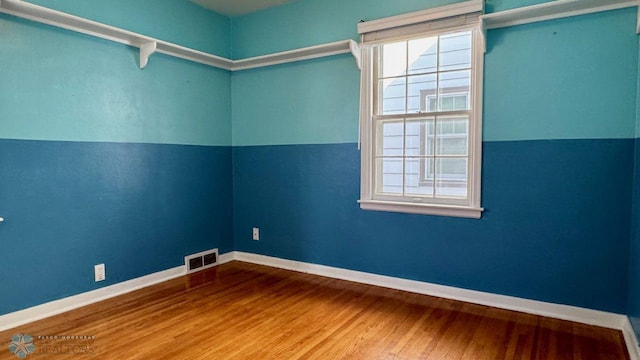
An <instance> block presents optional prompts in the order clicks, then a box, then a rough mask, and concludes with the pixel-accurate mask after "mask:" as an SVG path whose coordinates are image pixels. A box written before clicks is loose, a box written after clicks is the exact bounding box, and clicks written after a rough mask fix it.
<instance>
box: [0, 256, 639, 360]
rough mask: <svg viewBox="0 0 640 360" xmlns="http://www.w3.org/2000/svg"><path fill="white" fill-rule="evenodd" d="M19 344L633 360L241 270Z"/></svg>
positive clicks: (276, 355) (119, 304)
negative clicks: (68, 337) (77, 337)
mask: <svg viewBox="0 0 640 360" xmlns="http://www.w3.org/2000/svg"><path fill="white" fill-rule="evenodd" d="M19 333H27V334H29V335H31V336H32V337H33V338H35V339H34V344H35V346H36V349H35V352H34V353H32V354H29V355H28V356H27V359H119V360H127V359H259V360H263V359H367V360H369V359H384V360H391V359H397V360H400V359H407V360H408V359H411V360H413V359H434V360H435V359H438V360H441V359H442V360H444V359H451V360H464V359H469V360H483V359H496V360H497V359H531V360H547V359H575V360H579V359H584V360H587V359H605V360H606V359H611V360H614V359H615V360H620V359H629V357H628V354H627V351H626V348H625V346H624V340H623V337H622V333H621V332H620V331H616V330H610V329H605V328H599V327H594V326H587V325H582V324H577V323H572V322H568V321H562V320H555V319H550V318H545V317H540V316H534V315H528V314H523V313H518V312H513V311H507V310H500V309H495V308H491V307H486V306H480V305H473V304H468V303H463V302H458V301H451V300H445V299H440V298H436V297H430V296H423V295H417V294H412V293H407V292H403V291H396V290H390V289H384V288H379V287H374V286H369V285H362V284H355V283H351V282H347V281H341V280H335V279H329V278H324V277H319V276H315V275H308V274H302V273H297V272H291V271H286V270H280V269H274V268H269V267H264V266H258V265H252V264H247V263H242V262H237V261H234V262H231V263H227V264H224V265H220V266H218V267H217V268H213V269H210V270H206V271H204V272H200V273H196V274H192V275H189V276H185V277H181V278H178V279H174V280H171V281H168V282H165V283H162V284H158V285H154V286H151V287H148V288H145V289H142V290H139V291H136V292H132V293H129V294H125V295H122V296H119V297H117V298H113V299H109V300H106V301H103V302H100V303H97V304H93V305H89V306H86V307H83V308H80V309H77V310H74V311H71V312H68V313H65V314H62V315H59V316H55V317H52V318H49V319H45V320H42V321H38V322H35V323H32V324H29V325H25V326H21V327H19V328H16V329H12V330H9V331H5V332H0V344H2V343H4V344H6V345H5V346H2V347H0V360H4V359H16V358H17V357H16V356H15V355H13V354H11V353H10V352H9V350H8V345H9V342H10V340H11V337H12V336H13V335H15V334H19ZM47 336H50V337H53V338H47ZM55 336H58V338H55ZM61 336H90V337H93V338H88V339H87V338H79V339H66V338H65V339H63V338H61Z"/></svg>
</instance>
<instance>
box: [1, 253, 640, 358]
mask: <svg viewBox="0 0 640 360" xmlns="http://www.w3.org/2000/svg"><path fill="white" fill-rule="evenodd" d="M233 260H238V261H244V262H248V263H253V264H259V265H266V266H271V267H276V268H280V269H286V270H293V271H299V272H304V273H309V274H314V275H319V276H326V277H330V278H335V279H341V280H347V281H353V282H357V283H362V284H368V285H375V286H381V287H386V288H391V289H396V290H404V291H409V292H413V293H417V294H424V295H431V296H437V297H441V298H446V299H452V300H459V301H465V302H469V303H474V304H480V305H486V306H492V307H496V308H501V309H507V310H514V311H520V312H525V313H529V314H534V315H541V316H548V317H552V318H556V319H562V320H569V321H575V322H579V323H584V324H589V325H596V326H602V327H606V328H610V329H616V330H621V331H622V333H623V335H624V338H625V342H626V344H627V349H628V351H629V355H630V356H631V360H640V347H638V342H637V341H636V338H635V334H634V332H633V329H632V327H631V323H630V322H629V319H628V318H627V316H625V315H620V314H614V313H609V312H604V311H599V310H591V309H585V308H580V307H576V306H569V305H561V304H553V303H548V302H543V301H537V300H529V299H522V298H517V297H513V296H506V295H497V294H492V293H486V292H481V291H475V290H466V289H460V288H455V287H451V286H444V285H437V284H431V283H427V282H421V281H415V280H407V279H402V278H395V277H390V276H384V275H376V274H371V273H365V272H361V271H354V270H347V269H342V268H336V267H331V266H325V265H317V264H310V263H305V262H300V261H293V260H286V259H280V258H275V257H270V256H264V255H257V254H251V253H245V252H238V251H233V252H228V253H226V254H222V255H220V256H219V257H218V263H219V264H224V263H227V262H230V261H233ZM185 274H186V268H185V267H184V266H178V267H175V268H172V269H168V270H164V271H160V272H157V273H153V274H150V275H146V276H142V277H139V278H136V279H132V280H128V281H124V282H121V283H118V284H114V285H111V286H107V287H104V288H100V289H96V290H92V291H89V292H86V293H82V294H78V295H74V296H70V297H67V298H64V299H60V300H55V301H51V302H48V303H45V304H42V305H37V306H34V307H31V308H28V309H24V310H20V311H16V312H13V313H9V314H6V315H1V316H0V324H1V325H0V331H4V330H8V329H12V328H15V327H18V326H21V325H24V324H27V323H30V322H33V321H37V320H41V319H44V318H47V317H50V316H54V315H58V314H61V313H64V312H67V311H70V310H73V309H77V308H80V307H83V306H86V305H89V304H93V303H96V302H99V301H102V300H106V299H109V298H112V297H115V296H118V295H122V294H126V293H128V292H132V291H135V290H138V289H142V288H144V287H147V286H151V285H154V284H158V283H161V282H164V281H167V280H171V279H174V278H177V277H180V276H183V275H185Z"/></svg>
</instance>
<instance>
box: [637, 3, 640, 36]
mask: <svg viewBox="0 0 640 360" xmlns="http://www.w3.org/2000/svg"><path fill="white" fill-rule="evenodd" d="M636 34H640V0H638V22H637V23H636Z"/></svg>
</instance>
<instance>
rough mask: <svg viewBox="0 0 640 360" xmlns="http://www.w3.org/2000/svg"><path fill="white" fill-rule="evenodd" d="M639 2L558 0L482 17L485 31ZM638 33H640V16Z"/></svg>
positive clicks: (628, 0) (637, 0)
mask: <svg viewBox="0 0 640 360" xmlns="http://www.w3.org/2000/svg"><path fill="white" fill-rule="evenodd" d="M638 3H639V0H556V1H551V2H546V3H542V4H538V5H533V6H526V7H522V8H517V9H513V10H506V11H500V12H497V13H493V14H487V15H483V16H481V17H480V18H481V20H482V22H483V26H484V28H485V29H496V28H501V27H507V26H514V25H522V24H529V23H533V22H538V21H545V20H552V19H559V18H564V17H570V16H577V15H584V14H591V13H595V12H600V11H608V10H616V9H622V8H627V7H633V6H638ZM638 20H639V21H638V27H637V29H636V31H637V32H639V33H640V16H639V17H638Z"/></svg>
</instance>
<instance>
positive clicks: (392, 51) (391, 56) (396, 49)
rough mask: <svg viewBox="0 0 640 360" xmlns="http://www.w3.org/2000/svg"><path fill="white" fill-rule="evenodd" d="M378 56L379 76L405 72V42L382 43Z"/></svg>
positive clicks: (398, 74) (396, 74)
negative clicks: (380, 53) (380, 54)
mask: <svg viewBox="0 0 640 360" xmlns="http://www.w3.org/2000/svg"><path fill="white" fill-rule="evenodd" d="M380 51H381V52H382V56H381V57H380V62H381V64H380V70H381V72H382V73H381V74H380V77H383V78H387V77H392V76H400V75H405V74H406V73H407V42H406V41H402V42H397V43H393V44H386V45H383V46H382V48H381V50H380Z"/></svg>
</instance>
